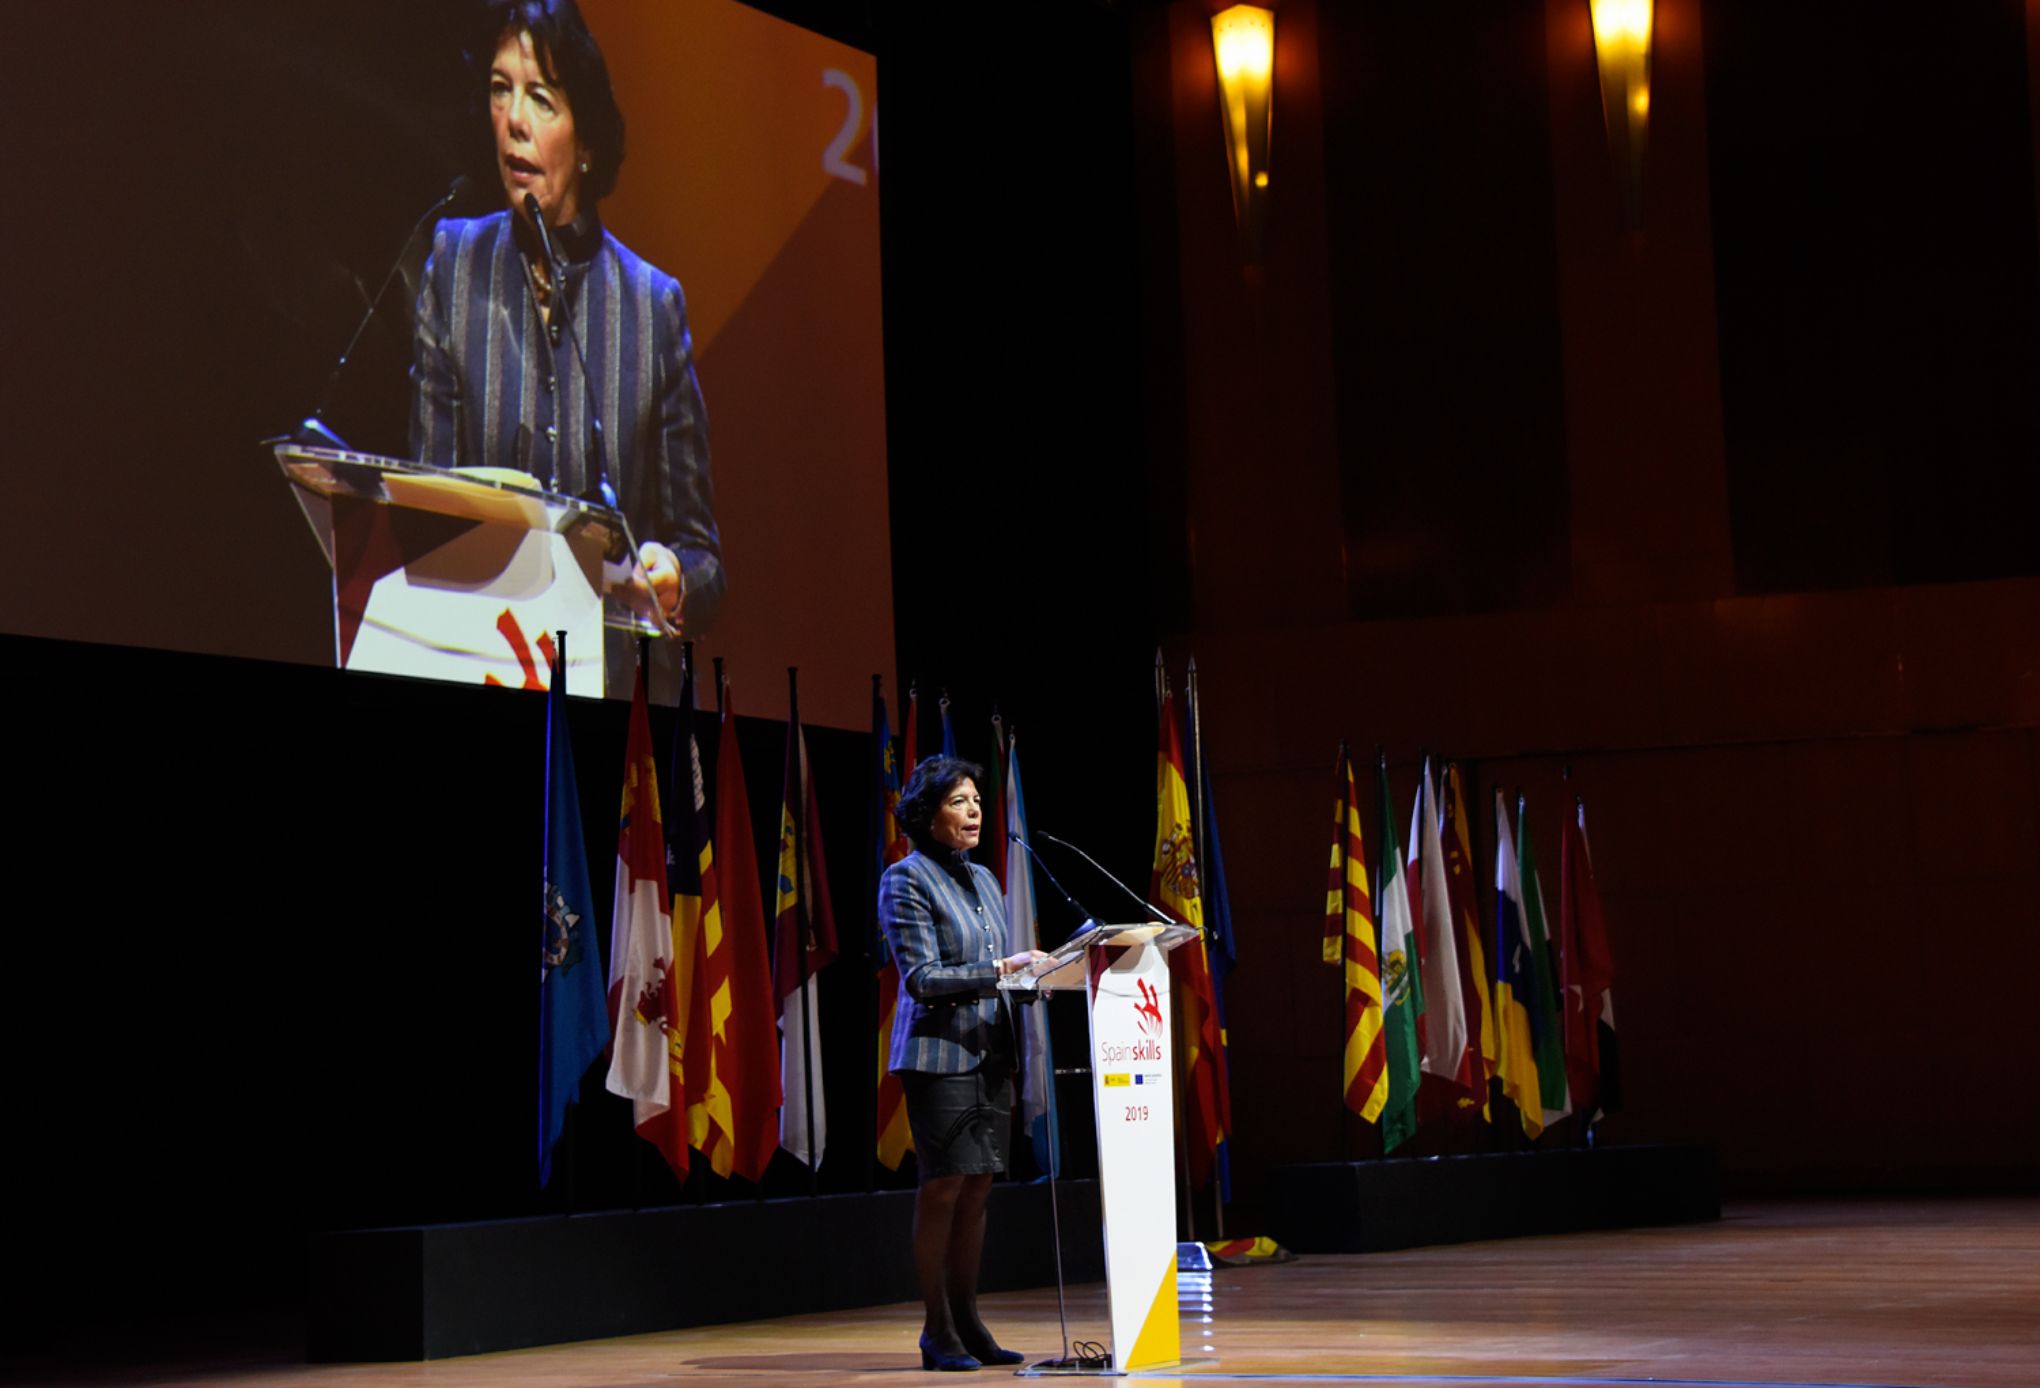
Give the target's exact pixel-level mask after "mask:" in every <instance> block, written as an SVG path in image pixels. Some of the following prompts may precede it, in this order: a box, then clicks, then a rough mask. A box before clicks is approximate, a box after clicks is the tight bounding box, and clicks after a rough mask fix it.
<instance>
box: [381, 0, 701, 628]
mask: <svg viewBox="0 0 2040 1388" xmlns="http://www.w3.org/2000/svg"><path fill="white" fill-rule="evenodd" d="M480 39H481V41H480V42H479V43H478V44H477V45H476V50H475V54H474V56H475V58H476V59H477V66H478V67H479V68H480V69H481V72H480V74H479V76H480V77H481V78H482V79H483V81H484V82H485V84H486V86H485V90H486V91H487V95H488V112H489V122H490V125H491V128H492V130H493V132H494V135H495V155H496V160H495V162H496V173H497V176H498V177H499V178H500V179H501V181H502V185H503V194H504V200H505V202H506V203H507V207H506V208H505V210H503V211H501V212H497V213H495V214H493V215H491V216H487V217H478V218H475V219H473V220H460V219H452V218H449V219H448V220H446V221H443V222H441V223H440V224H439V226H438V229H437V230H436V232H435V233H434V236H433V241H432V257H431V259H430V260H429V261H428V262H427V264H426V267H425V276H424V280H423V282H422V284H421V285H420V287H419V292H418V327H417V337H416V341H415V344H414V348H413V354H412V363H411V380H412V403H411V449H412V452H413V453H415V454H416V455H417V456H418V457H419V459H420V460H422V461H424V462H427V463H433V464H437V465H439V466H442V467H477V466H485V467H504V468H514V469H516V470H517V471H520V472H526V473H530V474H531V475H532V476H534V477H536V478H537V479H538V480H539V481H540V482H543V483H545V484H546V485H547V486H549V487H550V488H551V489H552V490H554V491H557V492H562V493H566V494H569V495H575V496H579V495H584V494H589V493H591V492H593V491H594V490H596V489H597V487H598V484H599V482H600V481H601V480H602V476H600V475H598V471H599V473H600V474H606V477H607V480H608V481H609V483H610V485H611V486H612V487H613V488H614V489H615V493H616V497H617V501H618V504H619V505H620V507H621V508H622V510H623V512H624V514H625V515H626V516H627V517H628V518H629V520H630V524H631V529H632V532H633V533H634V534H635V536H636V537H637V538H638V540H639V541H640V542H641V543H640V545H639V550H638V558H639V560H640V567H641V569H642V573H641V574H640V575H637V576H634V578H633V584H632V592H631V597H632V598H633V600H634V605H635V606H637V607H639V608H640V610H643V611H645V612H647V613H648V614H649V613H650V612H652V611H654V610H656V611H657V612H658V613H659V614H660V615H662V616H663V617H664V618H665V620H666V621H667V623H668V624H669V625H672V626H675V627H679V628H681V629H683V630H684V631H686V632H687V633H688V634H689V635H699V634H701V633H702V632H703V631H704V630H705V629H706V628H707V626H708V624H709V623H710V621H711V620H712V619H713V617H714V615H715V610H716V607H717V605H718V604H719V603H720V601H721V599H722V594H723V586H724V580H723V566H722V544H721V540H720V537H719V536H718V534H717V531H716V523H715V485H714V481H713V479H712V477H711V475H710V472H709V462H708V419H707V415H706V414H705V413H704V411H703V408H702V402H701V387H700V385H699V384H698V383H697V382H696V380H695V377H694V359H693V346H692V338H691V336H690V335H689V333H688V329H687V304H686V300H685V298H684V297H683V296H682V294H681V292H680V285H679V282H678V281H677V280H675V279H674V278H673V277H672V276H671V275H668V274H666V273H665V272H664V271H662V270H659V269H658V268H656V267H655V266H652V265H650V264H648V263H646V262H645V261H644V260H643V259H641V258H640V257H638V256H636V255H634V254H632V253H631V251H629V250H628V249H627V248H626V247H625V246H624V245H623V243H621V242H620V241H618V240H617V239H616V238H615V237H614V236H612V235H610V234H609V233H608V232H607V231H605V230H604V229H603V226H602V219H601V217H600V216H599V215H598V214H597V212H596V207H597V204H599V203H600V202H601V200H602V199H603V197H604V196H606V195H607V194H608V193H609V192H610V190H611V189H613V188H614V187H615V186H616V176H617V171H618V169H619V167H620V166H621V165H622V163H623V114H622V112H621V111H620V110H618V109H617V105H616V97H615V95H614V94H613V93H612V92H611V90H610V85H609V68H608V65H607V64H606V63H604V62H603V59H602V51H601V49H599V48H598V47H597V46H596V44H595V39H594V36H593V35H592V34H590V33H589V32H588V26H587V25H586V23H584V22H583V20H582V19H581V14H580V11H579V10H578V9H577V8H576V7H575V5H574V0H514V3H510V2H504V3H495V4H491V5H489V6H487V8H486V15H485V19H484V23H483V27H482V29H481V31H480ZM534 205H535V207H536V210H537V212H538V215H539V217H540V218H541V219H543V221H544V223H545V227H546V231H547V232H548V233H549V234H550V236H551V238H552V244H553V247H554V251H555V253H556V254H557V256H558V259H559V261H560V262H562V263H563V266H564V280H565V283H564V284H561V283H556V282H555V280H556V277H557V274H556V268H555V263H554V259H553V256H552V255H549V254H548V253H547V250H546V246H545V241H544V238H542V237H541V235H540V233H539V228H538V226H537V224H536V223H534V222H533V220H532V217H531V212H530V209H531V208H532V207H533V206H534ZM570 319H571V323H570V322H569V320H570ZM576 336H578V338H579V346H578V350H577V347H576V343H575V341H574V338H575V337H576ZM583 353H585V355H586V359H587V370H586V372H585V373H584V372H583V370H582V363H581V356H582V354H583ZM591 412H592V414H591ZM596 425H599V427H600V433H601V439H602V442H601V445H600V454H601V458H602V465H601V467H600V468H599V470H598V467H597V464H596V459H595V458H594V457H592V456H591V442H590V441H591V437H592V436H593V433H594V426H596Z"/></svg>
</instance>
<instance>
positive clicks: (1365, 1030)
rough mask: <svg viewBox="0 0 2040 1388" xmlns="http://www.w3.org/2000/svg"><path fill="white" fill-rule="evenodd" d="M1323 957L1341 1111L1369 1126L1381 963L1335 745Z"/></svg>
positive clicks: (1379, 1096) (1383, 1085)
mask: <svg viewBox="0 0 2040 1388" xmlns="http://www.w3.org/2000/svg"><path fill="white" fill-rule="evenodd" d="M1324 955H1325V962H1326V963H1327V964H1343V965H1344V966H1345V968H1344V973H1345V992H1346V1048H1345V1059H1344V1063H1343V1083H1342V1086H1341V1087H1342V1088H1343V1089H1344V1091H1345V1095H1346V1107H1347V1108H1350V1109H1352V1110H1353V1112H1355V1113H1357V1114H1359V1115H1360V1116H1361V1117H1362V1118H1365V1119H1367V1120H1368V1121H1369V1122H1370V1123H1371V1122H1373V1121H1374V1120H1375V1119H1377V1118H1379V1117H1380V1116H1381V1111H1382V1109H1383V1108H1385V1107H1386V1106H1387V1104H1388V1041H1387V1039H1386V1038H1385V1037H1384V1036H1383V1035H1382V1015H1381V963H1380V959H1379V957H1378V956H1377V954H1376V953H1375V938H1374V903H1373V901H1372V900H1371V899H1370V898H1369V896H1368V894H1367V850H1366V849H1365V847H1363V846H1362V844H1361V841H1360V802H1359V793H1358V790H1357V788H1356V787H1355V785H1354V782H1353V760H1352V758H1351V757H1349V756H1347V755H1346V744H1345V743H1343V742H1342V743H1340V744H1339V764H1338V768H1337V780H1336V781H1335V783H1334V787H1333V793H1332V871H1331V880H1330V882H1329V883H1328V884H1327V887H1326V891H1325V939H1324Z"/></svg>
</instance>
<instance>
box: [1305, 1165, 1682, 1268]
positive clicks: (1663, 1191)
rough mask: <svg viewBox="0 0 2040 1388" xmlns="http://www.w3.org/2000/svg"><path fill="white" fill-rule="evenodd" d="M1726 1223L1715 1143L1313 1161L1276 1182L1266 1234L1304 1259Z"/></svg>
mask: <svg viewBox="0 0 2040 1388" xmlns="http://www.w3.org/2000/svg"><path fill="white" fill-rule="evenodd" d="M1719 1218H1721V1174H1720V1162H1719V1160H1718V1158H1717V1156H1716V1153H1715V1151H1714V1149H1713V1148H1711V1147H1672V1146H1663V1147H1659V1146H1644V1147H1601V1148H1578V1149H1569V1150H1564V1151H1551V1152H1501V1153H1490V1154H1483V1155H1477V1156H1455V1157H1428V1158H1423V1159H1419V1160H1410V1161H1403V1160H1390V1161H1368V1162H1312V1163H1308V1164H1303V1165H1297V1166H1284V1167H1278V1168H1276V1169H1275V1170H1274V1171H1271V1172H1270V1173H1269V1175H1268V1233H1269V1234H1270V1235H1272V1236H1273V1237H1274V1238H1275V1239H1276V1240H1277V1241H1279V1242H1280V1243H1282V1244H1283V1245H1284V1246H1285V1247H1287V1248H1289V1249H1290V1250H1292V1251H1293V1252H1297V1253H1379V1252H1385V1251H1387V1250H1389V1249H1395V1248H1420V1247H1423V1246H1425V1245H1429V1244H1439V1243H1470V1242H1473V1241H1475V1240H1478V1239H1501V1238H1514V1237H1519V1236H1522V1235H1526V1234H1569V1233H1574V1232H1576V1231H1578V1230H1582V1229H1619V1228H1628V1227H1632V1226H1639V1225H1652V1224H1694V1223H1701V1222H1705V1221H1708V1220H1715V1219H1719Z"/></svg>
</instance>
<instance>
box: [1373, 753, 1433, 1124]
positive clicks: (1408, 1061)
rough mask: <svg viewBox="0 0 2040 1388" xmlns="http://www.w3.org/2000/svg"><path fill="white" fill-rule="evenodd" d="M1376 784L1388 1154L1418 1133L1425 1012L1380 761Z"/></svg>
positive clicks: (1391, 808) (1413, 934)
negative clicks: (1420, 1029) (1419, 1028)
mask: <svg viewBox="0 0 2040 1388" xmlns="http://www.w3.org/2000/svg"><path fill="white" fill-rule="evenodd" d="M1380 783H1381V837H1382V841H1383V842H1382V854H1381V1006H1382V1011H1383V1014H1384V1016H1383V1022H1382V1030H1383V1031H1384V1033H1385V1034H1386V1036H1387V1038H1388V1106H1387V1107H1386V1108H1385V1109H1383V1110H1382V1114H1381V1150H1382V1151H1383V1152H1393V1151H1394V1150H1395V1149H1396V1148H1398V1147H1400V1146H1402V1144H1403V1143H1404V1142H1406V1141H1408V1140H1409V1139H1410V1138H1412V1137H1414V1136H1415V1135H1416V1131H1417V1086H1418V1085H1420V1084H1422V1083H1423V1054H1422V1052H1421V1050H1420V1049H1419V1048H1418V1045H1417V1019H1418V1017H1419V1016H1421V1015H1422V1013H1423V1010H1424V991H1423V988H1424V985H1423V970H1422V968H1421V967H1420V965H1419V963H1418V960H1417V933H1416V931H1415V930H1414V929H1413V928H1412V926H1411V922H1410V893H1409V883H1408V882H1407V880H1406V879H1405V878H1404V876H1403V873H1404V866H1403V856H1402V847H1401V845H1399V844H1397V843H1396V841H1395V801H1394V799H1393V798H1392V797H1391V796H1390V795H1389V793H1388V762H1387V761H1386V760H1385V759H1384V760H1383V761H1382V762H1381V763H1380Z"/></svg>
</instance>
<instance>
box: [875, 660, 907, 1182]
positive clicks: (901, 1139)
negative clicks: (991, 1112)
mask: <svg viewBox="0 0 2040 1388" xmlns="http://www.w3.org/2000/svg"><path fill="white" fill-rule="evenodd" d="M909 698H910V700H911V696H909ZM912 707H913V706H912V703H911V702H909V704H908V709H909V712H908V714H907V720H908V721H907V739H908V742H909V743H911V742H912V741H913V727H914V725H913V717H914V715H913V713H912ZM871 740H872V742H873V744H874V745H875V747H876V749H877V752H878V777H877V779H878V824H879V829H878V870H879V872H880V873H881V874H883V873H884V872H885V870H886V869H887V868H888V867H891V866H892V865H893V864H894V863H896V862H898V861H899V860H900V859H902V858H904V857H906V856H907V854H908V852H909V851H911V849H912V847H913V845H912V844H910V843H909V842H908V840H907V836H906V835H905V834H903V833H901V832H900V787H901V785H902V784H903V782H902V780H901V777H900V758H899V750H898V749H897V748H896V747H894V746H893V740H892V726H891V724H890V723H889V722H888V721H887V719H886V713H885V694H884V692H883V691H882V690H880V689H879V688H878V684H877V681H876V680H874V681H873V682H872V690H871ZM873 899H874V901H875V900H876V894H874V898H873ZM871 919H872V935H871V958H872V962H873V964H874V966H875V969H876V972H877V974H878V983H877V987H878V1036H877V1043H878V1044H877V1050H878V1110H877V1112H878V1117H877V1121H876V1126H877V1130H878V1160H879V1162H880V1164H881V1165H883V1166H885V1167H886V1168H887V1169H888V1170H891V1171H897V1170H899V1169H900V1162H901V1161H902V1160H903V1159H904V1158H905V1157H906V1155H907V1153H909V1152H911V1151H913V1150H914V1135H913V1133H912V1132H911V1131H910V1130H909V1129H908V1127H907V1094H906V1090H905V1088H904V1087H902V1085H901V1084H900V1077H899V1076H898V1075H895V1074H894V1073H893V1072H892V1028H893V1014H894V1013H896V1012H897V1011H898V1010H899V1003H900V966H899V965H898V964H896V963H895V962H893V957H892V950H891V949H890V948H889V947H888V946H887V944H886V941H885V927H884V926H883V925H882V924H880V923H879V920H878V916H877V914H876V913H875V912H874V914H873V915H872V918H871Z"/></svg>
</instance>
